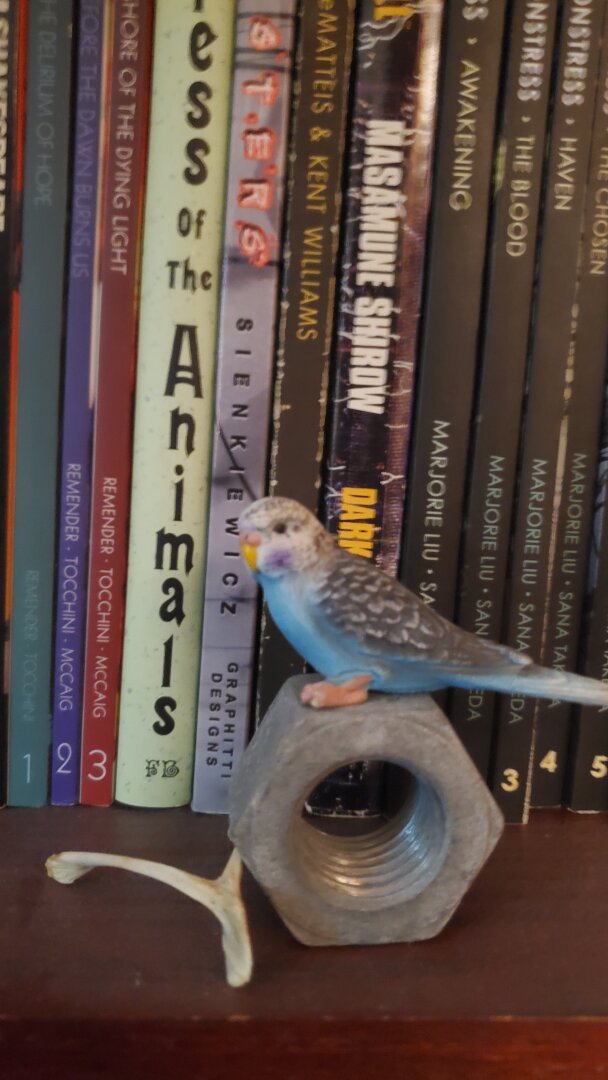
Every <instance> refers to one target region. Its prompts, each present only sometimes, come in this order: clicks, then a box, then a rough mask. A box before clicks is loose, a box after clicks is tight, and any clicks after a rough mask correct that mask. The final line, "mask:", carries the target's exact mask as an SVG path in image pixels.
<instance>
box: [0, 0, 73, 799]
mask: <svg viewBox="0 0 608 1080" xmlns="http://www.w3.org/2000/svg"><path fill="white" fill-rule="evenodd" d="M71 24H72V3H71V0H55V2H54V3H49V2H48V0H46V2H45V0H32V3H31V4H30V6H29V29H28V61H27V99H26V115H27V122H26V135H25V139H26V141H25V173H24V191H23V241H22V250H23V263H22V276H21V302H20V327H19V370H18V385H17V403H16V404H17V417H16V447H15V501H14V540H13V574H12V577H13V583H12V624H11V643H10V697H9V767H8V801H9V803H10V804H11V805H13V806H42V805H44V804H45V803H46V801H47V792H48V757H49V741H50V718H51V665H52V629H53V585H54V560H55V529H54V522H55V487H56V478H57V445H58V418H59V383H60V371H61V333H62V322H63V283H64V261H65V247H66V225H67V171H68V150H69V132H70V69H71V30H72V25H71Z"/></svg>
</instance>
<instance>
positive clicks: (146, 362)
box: [116, 0, 235, 807]
mask: <svg viewBox="0 0 608 1080" xmlns="http://www.w3.org/2000/svg"><path fill="white" fill-rule="evenodd" d="M197 8H201V10H200V11H197V10H196V9H197ZM234 9H235V5H234V2H233V0H206V2H205V4H204V5H201V4H198V3H194V2H193V0H158V2H157V5H156V23H155V42H154V60H153V72H152V104H151V117H150V144H149V162H148V180H147V189H146V208H145V218H144V237H143V264H142V279H141V299H140V319H139V345H138V367H137V386H136V397H135V428H134V448H133V480H132V496H131V525H130V540H129V567H128V581H127V599H126V614H125V641H124V653H123V670H122V686H121V695H120V711H119V728H118V759H117V767H116V798H117V800H118V801H119V802H123V803H128V804H129V805H132V806H151V807H164V806H181V805H184V804H186V803H188V802H189V801H190V792H191V786H192V769H193V758H194V731H195V719H196V707H197V697H198V676H199V662H200V642H201V616H202V596H203V584H204V572H205V555H206V542H207V507H208V487H209V474H210V463H211V427H212V422H213V404H214V385H213V384H214V377H215V354H216V331H217V317H218V299H219V287H220V264H221V251H222V243H223V216H224V203H225V180H226V163H227V162H226V158H227V148H228V127H229V103H230V96H231V70H232V57H233V47H234V20H235V10H234Z"/></svg>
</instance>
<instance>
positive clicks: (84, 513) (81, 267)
mask: <svg viewBox="0 0 608 1080" xmlns="http://www.w3.org/2000/svg"><path fill="white" fill-rule="evenodd" d="M103 36H104V0H81V4H80V10H79V16H78V75H77V85H76V118H75V139H74V164H73V174H72V193H71V207H72V217H71V237H70V254H69V276H68V300H67V317H66V345H65V382H64V393H63V429H62V445H61V473H60V477H61V493H60V501H59V507H58V514H57V527H58V559H57V592H56V595H57V601H56V614H55V620H56V633H55V672H54V685H53V720H52V757H51V802H52V804H53V805H55V806H69V805H73V804H74V803H76V802H77V801H78V776H79V756H80V753H79V751H80V722H81V714H82V675H83V660H84V626H85V611H86V603H85V601H86V580H87V578H86V571H87V553H88V539H89V517H90V494H91V488H90V479H91V477H90V472H91V440H92V421H93V412H92V408H91V402H90V400H89V372H90V357H91V345H92V328H93V307H94V295H95V253H96V250H97V243H96V238H97V189H98V177H99V171H100V155H99V140H100V115H101V111H100V103H101V97H102V78H103Z"/></svg>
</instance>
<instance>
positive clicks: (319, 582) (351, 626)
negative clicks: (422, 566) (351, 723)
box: [313, 549, 532, 672]
mask: <svg viewBox="0 0 608 1080" xmlns="http://www.w3.org/2000/svg"><path fill="white" fill-rule="evenodd" d="M313 606H314V608H315V609H316V611H315V616H316V618H317V619H319V620H322V621H323V623H324V624H325V625H326V626H328V627H329V628H330V629H333V630H335V631H336V632H338V633H340V635H342V637H343V638H344V637H346V638H347V639H348V638H351V639H352V641H353V646H356V648H357V650H358V651H364V652H366V653H368V654H369V655H370V657H377V658H382V657H383V658H385V659H386V660H390V659H401V660H405V659H407V660H411V661H413V662H417V663H420V662H422V663H428V664H432V665H436V666H437V667H438V668H441V669H442V670H443V671H446V672H447V671H459V670H462V669H465V670H468V671H472V670H474V669H483V670H487V668H488V667H495V668H500V667H505V668H511V669H512V668H513V667H516V668H521V667H524V666H527V665H528V664H530V663H531V662H532V661H531V660H530V658H529V657H527V656H523V655H522V654H520V653H518V652H516V651H515V650H513V649H509V648H507V647H506V646H504V645H498V644H496V643H494V642H491V641H484V639H483V638H479V637H477V636H476V635H475V634H469V633H467V631H465V630H461V629H460V628H459V627H457V626H455V625H454V624H453V623H451V622H448V620H447V619H443V618H442V617H441V616H440V615H438V614H437V612H435V611H433V609H432V608H431V607H429V605H428V604H425V603H424V602H423V601H422V600H420V599H419V597H417V596H416V595H415V594H414V593H412V592H410V591H409V590H408V589H406V588H405V587H404V586H403V585H402V584H401V583H400V582H399V581H396V580H394V579H393V578H390V577H389V576H388V575H387V574H384V573H383V572H382V571H381V570H379V569H377V568H376V567H375V566H374V565H373V564H372V563H369V562H368V561H367V560H366V559H362V558H359V557H357V556H353V555H349V554H347V553H346V552H344V551H341V550H340V549H338V550H337V552H336V556H335V558H334V559H332V560H331V565H330V566H328V567H327V568H325V569H324V570H322V571H318V572H317V573H316V575H315V581H314V586H313Z"/></svg>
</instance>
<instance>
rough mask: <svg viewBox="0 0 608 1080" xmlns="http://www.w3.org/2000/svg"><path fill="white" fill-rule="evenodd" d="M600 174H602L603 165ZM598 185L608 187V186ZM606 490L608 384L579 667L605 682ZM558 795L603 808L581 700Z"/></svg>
mask: <svg viewBox="0 0 608 1080" xmlns="http://www.w3.org/2000/svg"><path fill="white" fill-rule="evenodd" d="M605 175H606V179H607V180H608V171H606V169H605ZM605 184H606V181H605ZM604 190H605V192H606V193H608V187H605V189H604ZM604 197H605V196H604ZM600 235H601V234H600ZM607 495H608V384H606V387H605V390H604V415H603V423H602V438H601V444H600V455H599V465H598V472H597V485H596V498H595V508H594V516H593V535H592V542H591V547H590V552H589V574H588V580H587V586H588V589H587V601H588V603H587V611H586V619H585V627H584V633H583V647H582V649H581V661H582V663H581V668H582V670H583V671H584V673H585V674H586V675H591V676H592V677H593V678H596V679H602V680H603V681H604V682H608V665H607V663H606V657H608V527H607V526H608V519H607V518H606V503H607ZM564 796H565V799H564V801H565V803H566V805H567V806H568V807H569V808H570V809H571V810H576V811H578V812H579V813H591V812H595V813H597V812H599V811H601V810H608V723H607V722H606V710H605V709H598V708H592V707H590V706H583V707H581V708H580V709H574V710H573V717H572V732H571V740H570V746H569V758H568V772H567V776H566V783H565V792H564Z"/></svg>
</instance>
